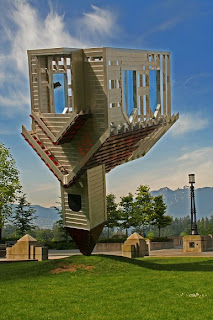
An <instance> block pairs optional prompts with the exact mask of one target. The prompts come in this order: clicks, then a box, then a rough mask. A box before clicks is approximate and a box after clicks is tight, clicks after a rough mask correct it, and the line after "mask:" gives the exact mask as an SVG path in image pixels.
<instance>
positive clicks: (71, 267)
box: [50, 264, 95, 274]
mask: <svg viewBox="0 0 213 320" xmlns="http://www.w3.org/2000/svg"><path fill="white" fill-rule="evenodd" d="M94 268H95V267H94V266H85V264H77V265H75V264H70V265H62V266H61V267H60V268H56V269H54V270H52V271H50V273H52V274H55V273H60V272H75V271H76V270H77V269H83V270H87V271H91V270H93V269H94Z"/></svg>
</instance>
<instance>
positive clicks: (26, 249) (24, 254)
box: [6, 234, 48, 261]
mask: <svg viewBox="0 0 213 320" xmlns="http://www.w3.org/2000/svg"><path fill="white" fill-rule="evenodd" d="M6 259H8V260H38V261H43V260H47V259H48V248H47V247H45V246H43V245H42V244H41V243H39V242H38V241H37V240H36V239H34V238H33V237H31V236H30V235H29V234H26V235H25V236H23V237H22V238H21V239H19V240H18V241H17V243H16V244H14V245H13V246H12V247H8V248H7V249H6Z"/></svg>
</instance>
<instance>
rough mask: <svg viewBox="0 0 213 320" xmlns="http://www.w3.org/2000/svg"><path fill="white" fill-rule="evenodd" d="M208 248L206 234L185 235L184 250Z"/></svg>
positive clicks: (195, 250) (196, 250)
mask: <svg viewBox="0 0 213 320" xmlns="http://www.w3.org/2000/svg"><path fill="white" fill-rule="evenodd" d="M206 250H207V239H206V237H205V236H200V235H189V236H184V237H183V252H203V251H206Z"/></svg>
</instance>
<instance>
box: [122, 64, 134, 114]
mask: <svg viewBox="0 0 213 320" xmlns="http://www.w3.org/2000/svg"><path fill="white" fill-rule="evenodd" d="M123 107H124V111H125V112H126V114H127V115H128V117H130V116H131V114H132V113H133V111H134V109H136V108H137V100H136V71H133V70H124V71H123Z"/></svg>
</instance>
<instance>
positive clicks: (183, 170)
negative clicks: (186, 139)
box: [106, 147, 213, 200]
mask: <svg viewBox="0 0 213 320" xmlns="http://www.w3.org/2000/svg"><path fill="white" fill-rule="evenodd" d="M179 154H180V152H179ZM134 162H135V164H134V163H132V162H129V163H127V164H124V165H122V166H121V167H117V168H116V169H114V170H112V171H111V172H110V173H109V174H107V179H106V180H107V192H113V193H115V194H116V196H117V198H118V200H119V197H121V196H123V195H126V194H127V193H128V192H132V193H135V191H136V188H137V187H138V186H139V185H141V184H143V185H149V186H150V188H151V190H158V189H160V188H162V187H168V188H170V189H172V190H175V189H177V188H181V187H183V186H185V185H188V174H189V173H195V175H196V185H195V187H196V188H201V187H206V186H210V187H213V170H212V168H213V147H205V148H199V149H194V150H191V151H187V152H185V153H183V154H182V155H179V157H178V156H177V158H175V157H174V156H173V157H170V158H169V157H168V154H167V155H165V157H162V158H161V160H159V159H156V158H154V159H153V158H152V157H150V156H149V159H146V156H145V158H144V159H138V160H135V161H134ZM139 164H140V165H139Z"/></svg>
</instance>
